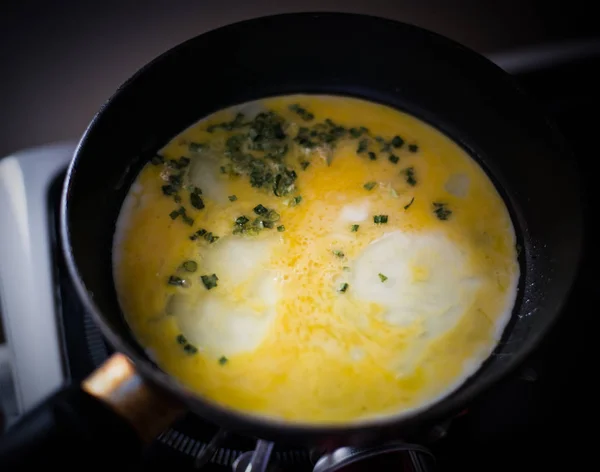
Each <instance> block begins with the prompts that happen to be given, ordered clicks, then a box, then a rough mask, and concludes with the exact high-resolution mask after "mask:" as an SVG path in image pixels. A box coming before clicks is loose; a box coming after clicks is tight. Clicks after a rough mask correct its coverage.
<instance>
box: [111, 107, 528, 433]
mask: <svg viewBox="0 0 600 472" xmlns="http://www.w3.org/2000/svg"><path fill="white" fill-rule="evenodd" d="M265 110H269V111H273V112H274V113H276V114H277V116H279V117H281V118H282V120H283V125H282V130H283V131H284V132H285V135H286V136H287V137H286V138H285V140H286V141H285V142H286V143H287V144H286V147H285V149H283V148H282V147H279V148H277V149H278V152H280V153H281V154H283V155H284V157H283V158H281V155H280V156H278V157H277V156H276V157H273V158H272V159H275V160H276V159H279V160H280V161H281V160H282V159H283V160H282V162H285V163H286V165H287V166H288V169H293V170H294V176H293V177H292V179H291V180H293V182H292V184H291V185H290V186H289V187H287V188H286V189H285V192H283V193H284V194H283V195H281V194H280V195H276V194H275V193H274V192H273V191H271V189H270V187H269V186H266V187H265V186H264V185H263V186H262V187H260V188H259V186H258V184H257V183H256V180H255V181H252V180H249V178H248V175H246V174H244V173H243V172H242V173H241V175H236V174H237V173H239V172H237V173H236V171H235V169H234V171H233V172H232V171H231V168H229V167H228V168H226V167H225V166H224V165H223V164H224V163H225V162H229V161H228V159H234V158H232V155H233V154H232V152H233V151H235V150H236V149H238V147H239V146H238V147H235V146H237V145H236V144H235V143H234V142H232V141H228V140H229V139H230V138H231V136H240V135H244V136H245V135H246V133H250V132H249V131H248V130H249V128H248V125H247V123H245V122H244V120H246V121H248V120H252V118H253V117H254V115H256V114H257V113H259V112H261V111H265ZM240 111H242V112H243V113H244V119H243V120H242V119H238V121H237V122H235V123H234V121H235V116H236V113H238V112H240ZM327 119H329V120H330V122H329V125H331V126H330V128H329V131H327V132H332V133H333V134H335V133H336V131H335V128H333V126H334V125H333V124H335V126H336V127H338V130H339V128H342V129H343V131H339V133H338V134H340V135H341V136H339V139H336V140H335V142H333V143H326V144H325V145H322V142H321V143H320V144H319V145H317V146H312V147H311V146H308V145H305V144H306V142H305V141H302V139H295V140H294V139H293V138H294V137H297V136H301V135H303V133H304V134H305V135H306V130H303V129H302V128H308V129H309V130H310V129H313V128H312V127H314V126H315V125H316V124H318V123H325V120H327ZM232 120H233V121H232ZM221 123H230V124H231V123H234V124H233V125H231V126H229V127H228V126H222V125H220V124H221ZM211 125H212V128H211ZM329 125H328V126H329ZM360 127H363V128H360ZM320 129H326V127H325V125H324V126H323V127H321V128H320ZM209 130H210V131H209ZM332 130H334V131H332ZM365 130H366V131H365ZM252 136H253V135H252ZM307 136H308V137H309V138H308V139H313V137H311V135H310V133H309V134H308V135H307ZM280 138H281V136H280ZM317 138H318V136H317V137H316V138H315V139H317ZM322 138H323V139H328V138H327V136H324V137H322ZM234 139H237V138H234ZM282 139H283V138H282ZM282 142H283V141H282ZM303 143H304V144H303ZM282 149H283V150H282ZM232 150H233V151H232ZM235 152H237V151H235ZM248 153H249V154H248V155H250V154H252V152H251V151H248ZM160 156H162V158H164V160H165V161H166V162H167V163H169V162H170V164H169V165H170V167H169V165H167V164H164V163H163V159H158V160H157V161H156V162H154V163H148V164H147V165H146V166H145V167H144V169H143V170H142V171H141V173H140V175H139V177H138V179H137V181H136V182H135V184H134V185H133V186H132V188H131V190H130V193H129V196H128V197H127V199H126V201H125V202H124V205H123V208H122V211H121V215H120V217H119V221H118V224H117V232H116V234H115V239H114V250H113V267H114V279H115V283H116V289H117V293H118V296H119V300H120V304H121V307H122V309H123V312H124V313H125V316H126V318H127V320H128V323H129V324H130V326H131V328H132V330H133V332H134V333H135V335H136V336H137V337H138V339H139V340H140V342H141V343H142V344H143V345H144V346H146V347H147V348H148V350H149V352H151V353H152V355H153V356H154V358H155V359H156V360H157V362H158V363H159V365H160V366H161V367H162V368H164V370H165V371H167V372H169V373H170V374H172V375H174V376H176V377H178V378H179V379H181V381H182V382H184V383H185V384H187V385H188V386H189V387H191V388H192V389H193V390H194V391H196V392H197V393H198V394H199V395H202V396H205V397H207V398H209V399H211V400H213V401H215V402H218V403H220V404H223V405H225V406H228V407H231V408H234V409H238V410H243V411H245V412H249V413H253V414H258V415H267V416H270V417H275V418H278V419H283V420H287V421H294V422H300V423H339V422H353V421H360V420H361V419H365V418H369V417H373V416H380V415H386V414H394V413H400V412H403V411H407V410H410V409H414V408H419V407H422V406H425V405H427V404H429V403H431V402H432V401H435V400H436V399H438V398H440V397H441V396H443V395H446V394H448V393H449V392H450V391H451V390H452V389H454V388H456V387H457V386H459V385H460V383H461V382H463V381H464V380H465V379H466V378H467V377H468V376H469V375H471V374H472V373H473V372H474V371H475V370H476V369H477V368H478V367H479V365H480V364H481V363H482V362H483V361H484V360H485V359H486V357H487V356H488V355H489V354H490V352H491V351H492V349H493V348H494V346H495V344H496V343H497V341H498V339H499V337H500V335H501V333H502V330H503V328H504V327H505V325H506V323H507V322H508V319H509V317H510V313H511V310H512V307H513V304H514V300H515V294H516V285H517V281H518V277H519V267H518V263H517V254H516V249H515V235H514V230H513V227H512V224H511V221H510V217H509V214H508V211H507V209H506V207H505V205H504V203H503V201H502V199H501V197H500V196H499V194H498V193H497V191H496V189H495V188H494V186H493V184H492V183H491V182H490V180H489V179H488V177H487V176H486V174H485V173H484V172H483V170H482V169H481V168H480V167H479V166H478V165H477V164H476V163H475V162H474V161H473V160H472V159H471V158H470V157H469V156H468V155H467V154H466V153H465V152H464V151H463V150H462V149H461V148H460V147H459V146H458V145H457V144H455V143H454V142H452V141H451V140H450V139H449V138H447V137H446V136H444V135H443V134H441V133H440V132H438V131H437V130H435V129H434V128H432V127H431V126H429V125H427V124H425V123H423V122H421V121H420V120H418V119H416V118H414V117H412V116H410V115H408V114H405V113H402V112H400V111H397V110H394V109H391V108H388V107H386V106H383V105H379V104H374V103H370V102H366V101H362V100H358V99H353V98H347V97H331V96H312V95H296V96H285V97H276V98H271V99H265V100H261V101H259V102H253V103H251V104H245V105H242V106H239V107H235V108H234V109H228V110H223V111H220V112H218V113H216V114H214V115H211V116H209V117H208V118H207V119H205V120H202V121H201V122H199V123H197V124H195V125H193V126H192V127H190V128H189V129H187V130H185V131H183V132H182V133H181V134H180V135H179V136H177V137H175V138H174V139H173V140H172V141H171V142H170V143H169V144H168V145H167V146H166V147H165V148H164V149H163V150H161V152H160ZM182 156H184V157H185V159H184V160H183V161H181V160H180V158H181V157H182ZM178 163H179V164H178ZM169 169H171V170H169ZM173 169H176V170H177V171H178V172H179V171H180V170H181V172H180V173H179V174H178V175H179V177H178V178H179V181H178V180H177V179H178V178H175V179H174V178H173V177H172V175H173V172H172V170H173ZM286 175H287V174H286ZM263 177H264V176H263ZM252 178H254V177H252V176H251V177H250V179H252ZM269 178H270V177H269V176H267V177H266V179H267V180H268V179H269ZM181 179H183V182H181ZM169 182H171V183H173V182H175V188H173V187H170V186H169V185H170V184H169ZM261 182H262V181H261ZM269 182H271V180H269ZM251 183H254V184H255V185H254V186H252V185H251ZM269 185H271V184H270V183H269ZM273 185H275V186H276V185H277V182H275V184H273ZM178 186H179V187H178ZM279 193H280V192H279ZM192 194H195V197H194V196H192ZM194 198H195V199H196V200H195V201H194V200H193V199H194ZM259 205H260V206H259ZM261 207H262V208H261ZM181 208H184V210H181ZM265 211H268V212H270V213H269V214H268V215H269V218H270V220H269V219H268V218H267V220H265V221H266V223H265V224H266V225H267V227H263V224H262V223H261V222H260V221H259V222H258V226H256V223H257V220H260V218H261V217H262V216H261V213H262V214H263V215H265V214H266V213H265ZM240 217H243V218H242V219H240ZM246 220H247V221H246ZM252 225H254V226H252ZM247 228H250V229H252V231H246V229H247ZM257 228H258V229H257ZM236 229H237V231H236ZM217 238H218V239H217Z"/></svg>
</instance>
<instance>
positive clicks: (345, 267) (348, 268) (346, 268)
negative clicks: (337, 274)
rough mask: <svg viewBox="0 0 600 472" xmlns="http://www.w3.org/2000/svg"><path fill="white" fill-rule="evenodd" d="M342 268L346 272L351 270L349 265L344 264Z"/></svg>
mask: <svg viewBox="0 0 600 472" xmlns="http://www.w3.org/2000/svg"><path fill="white" fill-rule="evenodd" d="M342 270H343V271H344V272H350V267H348V266H344V267H342Z"/></svg>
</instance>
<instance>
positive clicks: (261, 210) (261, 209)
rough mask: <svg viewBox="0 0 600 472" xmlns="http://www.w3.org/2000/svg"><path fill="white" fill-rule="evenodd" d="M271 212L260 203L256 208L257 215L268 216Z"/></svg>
mask: <svg viewBox="0 0 600 472" xmlns="http://www.w3.org/2000/svg"><path fill="white" fill-rule="evenodd" d="M268 212H269V210H267V209H266V208H265V207H264V206H262V205H261V204H260V203H259V204H258V205H256V206H255V207H254V213H256V214H257V215H266V214H267V213H268Z"/></svg>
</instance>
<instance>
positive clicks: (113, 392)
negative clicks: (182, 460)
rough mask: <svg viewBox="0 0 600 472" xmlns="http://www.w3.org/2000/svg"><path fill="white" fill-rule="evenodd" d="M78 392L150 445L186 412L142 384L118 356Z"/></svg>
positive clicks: (138, 377) (82, 385) (91, 377)
mask: <svg viewBox="0 0 600 472" xmlns="http://www.w3.org/2000/svg"><path fill="white" fill-rule="evenodd" d="M81 388H82V389H83V390H84V391H86V392H87V393H89V394H90V395H92V396H94V397H96V398H97V399H99V400H101V401H102V402H104V403H105V404H107V405H108V406H110V407H111V408H112V409H113V410H114V411H115V412H116V413H118V414H119V415H120V416H121V417H123V418H124V419H125V420H127V422H128V423H129V424H131V425H132V426H133V428H134V429H135V430H136V431H137V433H138V434H139V436H140V438H142V440H143V441H145V442H150V441H152V439H154V438H155V437H156V436H157V435H158V434H159V433H160V432H161V431H163V430H164V429H165V428H167V427H168V426H169V425H170V424H171V423H173V421H175V420H176V419H177V418H178V417H179V416H180V415H182V414H183V413H184V412H185V408H184V407H183V406H182V405H181V404H180V403H179V402H177V401H176V400H174V399H173V398H172V397H170V396H169V395H167V394H165V393H163V392H161V391H160V390H158V389H157V388H156V387H153V386H152V385H149V384H148V383H146V382H144V380H143V379H142V378H141V377H140V376H139V375H138V373H137V372H136V370H135V368H134V366H133V364H132V363H131V362H130V361H129V360H128V359H127V357H126V356H124V355H123V354H120V353H116V354H113V355H112V356H111V357H110V358H109V359H107V360H106V361H105V362H104V364H102V365H101V366H100V367H99V368H98V369H97V370H95V371H94V372H92V374H91V375H90V376H89V377H88V378H86V379H85V380H84V381H83V382H82V384H81Z"/></svg>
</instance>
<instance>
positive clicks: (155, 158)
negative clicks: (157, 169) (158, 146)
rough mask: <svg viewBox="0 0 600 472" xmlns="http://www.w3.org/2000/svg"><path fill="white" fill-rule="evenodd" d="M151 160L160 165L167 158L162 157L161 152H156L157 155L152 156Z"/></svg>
mask: <svg viewBox="0 0 600 472" xmlns="http://www.w3.org/2000/svg"><path fill="white" fill-rule="evenodd" d="M150 162H151V163H152V164H153V165H155V166H159V165H161V164H163V163H164V162H165V158H164V157H162V156H161V155H160V154H156V155H155V156H152V159H150Z"/></svg>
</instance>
